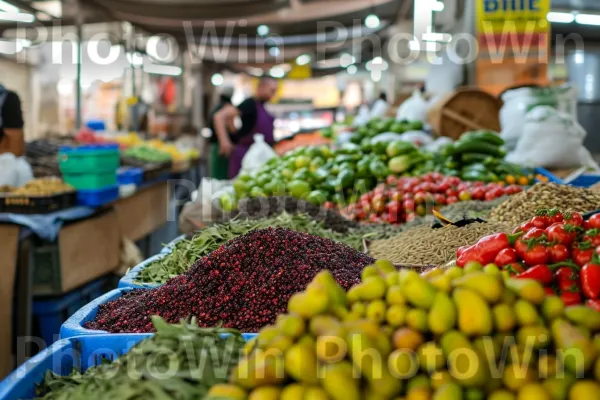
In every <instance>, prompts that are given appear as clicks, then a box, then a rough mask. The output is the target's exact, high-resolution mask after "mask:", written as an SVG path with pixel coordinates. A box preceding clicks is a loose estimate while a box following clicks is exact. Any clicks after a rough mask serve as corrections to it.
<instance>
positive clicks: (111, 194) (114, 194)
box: [77, 185, 119, 207]
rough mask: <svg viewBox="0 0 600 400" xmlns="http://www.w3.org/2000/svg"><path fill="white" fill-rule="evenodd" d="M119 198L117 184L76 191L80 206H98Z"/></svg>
mask: <svg viewBox="0 0 600 400" xmlns="http://www.w3.org/2000/svg"><path fill="white" fill-rule="evenodd" d="M118 198H119V186H117V185H114V186H110V187H108V188H105V189H98V190H79V191H77V203H79V204H80V205H82V206H88V207H100V206H103V205H105V204H108V203H111V202H113V201H115V200H117V199H118Z"/></svg>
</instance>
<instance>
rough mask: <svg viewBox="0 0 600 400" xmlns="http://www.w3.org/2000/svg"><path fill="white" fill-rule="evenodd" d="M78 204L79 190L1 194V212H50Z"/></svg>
mask: <svg viewBox="0 0 600 400" xmlns="http://www.w3.org/2000/svg"><path fill="white" fill-rule="evenodd" d="M76 204H77V192H75V191H73V192H66V193H60V194H55V195H53V196H24V195H11V194H0V212H5V213H14V214H48V213H52V212H56V211H60V210H65V209H67V208H71V207H75V205H76Z"/></svg>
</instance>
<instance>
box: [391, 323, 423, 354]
mask: <svg viewBox="0 0 600 400" xmlns="http://www.w3.org/2000/svg"><path fill="white" fill-rule="evenodd" d="M393 342H394V348H396V349H399V350H402V349H407V350H412V351H416V350H417V349H418V348H419V347H420V346H421V345H422V344H423V343H424V339H423V335H421V333H419V332H418V331H416V330H413V329H409V328H402V329H398V330H397V331H396V332H395V333H394V340H393Z"/></svg>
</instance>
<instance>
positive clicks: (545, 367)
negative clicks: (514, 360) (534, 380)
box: [537, 355, 558, 379]
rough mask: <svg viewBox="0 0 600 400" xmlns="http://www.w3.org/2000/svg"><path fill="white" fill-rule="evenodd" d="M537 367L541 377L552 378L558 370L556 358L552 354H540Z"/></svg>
mask: <svg viewBox="0 0 600 400" xmlns="http://www.w3.org/2000/svg"><path fill="white" fill-rule="evenodd" d="M537 369H538V375H539V377H540V378H541V379H546V378H552V377H554V376H556V373H557V371H558V360H557V359H556V357H554V356H552V355H542V356H540V358H539V359H538V368H537Z"/></svg>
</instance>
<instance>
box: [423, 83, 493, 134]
mask: <svg viewBox="0 0 600 400" xmlns="http://www.w3.org/2000/svg"><path fill="white" fill-rule="evenodd" d="M501 107H502V101H501V100H500V99H498V98H496V97H494V96H492V95H491V94H489V93H487V92H484V91H483V90H479V89H474V88H464V89H459V90H457V91H456V92H454V93H453V94H451V95H449V96H447V97H445V98H444V99H442V100H440V101H439V102H437V103H436V104H435V105H434V106H433V107H432V109H431V110H430V111H429V114H428V122H429V124H430V125H431V126H432V128H433V130H434V132H435V133H436V134H438V135H439V136H447V137H449V138H451V139H454V140H457V139H458V138H460V136H461V135H462V134H463V133H465V132H469V131H475V130H480V129H489V130H492V131H496V132H499V131H500V108H501Z"/></svg>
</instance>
